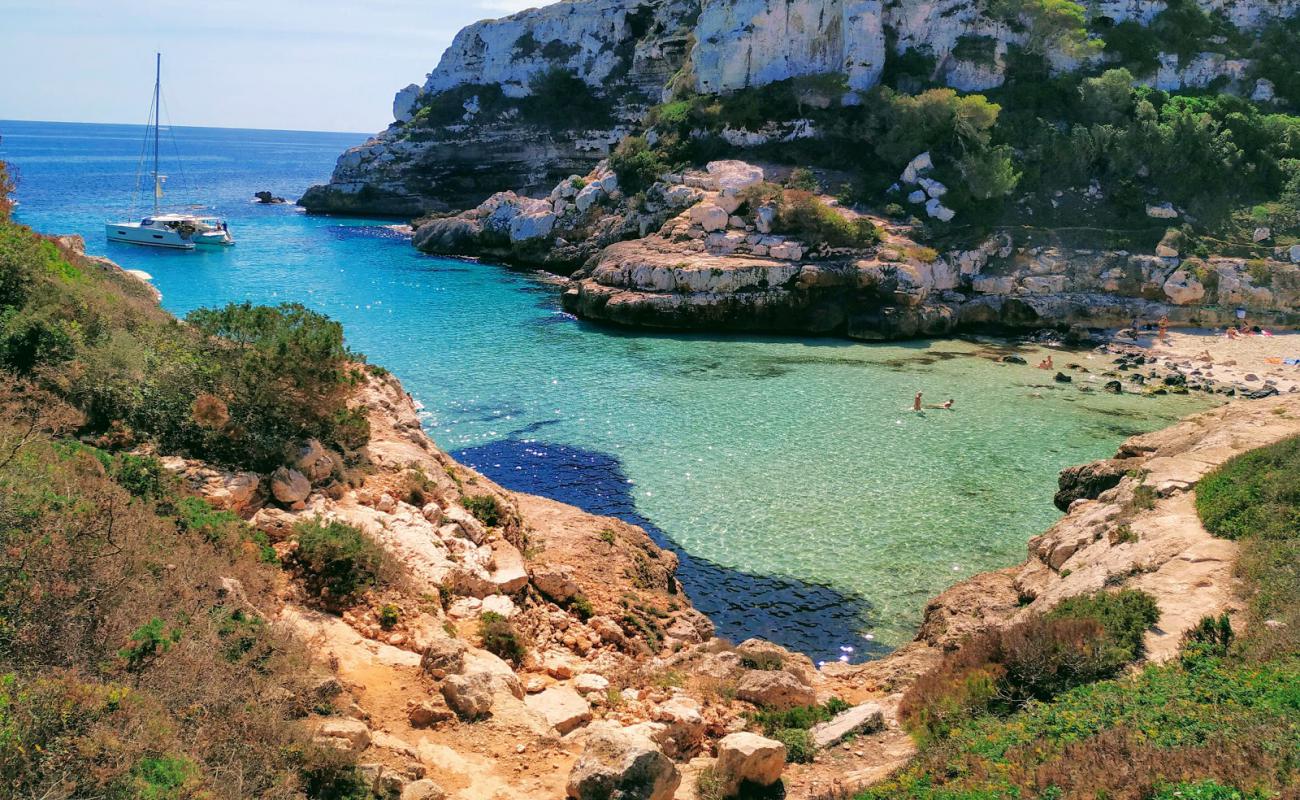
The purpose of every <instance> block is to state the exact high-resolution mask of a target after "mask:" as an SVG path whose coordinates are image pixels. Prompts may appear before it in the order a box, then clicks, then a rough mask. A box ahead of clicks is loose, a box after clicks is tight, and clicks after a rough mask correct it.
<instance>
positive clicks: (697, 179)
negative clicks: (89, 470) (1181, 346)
mask: <svg viewBox="0 0 1300 800" xmlns="http://www.w3.org/2000/svg"><path fill="white" fill-rule="evenodd" d="M923 155H924V154H923ZM788 175H789V170H788V169H784V168H775V167H771V166H762V165H757V164H750V163H747V162H743V161H734V160H732V161H716V162H711V163H709V164H708V165H707V167H706V168H705V169H702V170H688V171H686V172H684V173H682V174H680V175H665V176H662V177H661V179H660V180H659V181H658V182H656V183H654V184H653V185H652V186H651V187H650V188H649V189H647V190H646V192H645V194H644V197H643V198H642V199H639V200H633V199H631V198H628V197H626V196H625V195H624V194H623V193H622V191H621V190H620V187H619V186H618V178H617V176H616V175H614V174H613V173H612V172H611V171H610V170H609V168H608V167H607V166H605V165H604V164H603V163H602V164H601V165H599V166H598V167H597V168H596V169H594V170H593V171H592V172H590V173H588V174H587V175H585V176H578V175H572V176H570V177H568V178H565V179H563V180H562V181H560V183H558V184H556V185H555V187H554V188H553V189H552V190H551V192H550V193H549V195H548V196H547V197H545V198H542V199H537V198H529V197H524V196H521V195H518V194H516V193H514V192H500V193H497V194H494V195H492V197H490V198H489V199H488V200H486V201H484V202H483V203H481V204H480V205H478V206H477V207H475V208H474V209H471V210H469V211H466V212H462V213H460V214H456V215H452V216H442V217H435V218H431V219H426V220H423V221H418V222H417V223H416V230H415V234H414V237H413V244H414V245H415V247H417V248H418V249H420V250H421V251H423V252H426V253H430V254H435V255H447V256H471V257H480V258H485V259H488V260H490V261H496V262H500V263H506V264H509V265H512V266H521V267H531V268H539V269H544V270H547V271H550V272H554V273H557V274H561V275H569V276H570V277H569V281H568V283H567V284H566V286H565V287H564V289H563V292H562V296H561V300H562V303H563V306H564V309H565V310H566V311H569V312H570V313H573V314H575V315H577V316H579V317H581V318H583V319H587V320H592V321H596V322H603V323H609V324H614V325H620V326H627V327H636V328H656V329H665V330H713V331H736V332H766V333H797V334H812V335H826V336H842V337H847V338H852V339H859V340H866V341H879V340H890V339H907V338H917V337H927V336H929V337H933V336H945V335H952V334H957V333H991V334H1017V333H1024V332H1029V331H1036V330H1038V329H1041V328H1057V329H1059V330H1063V331H1064V330H1069V329H1075V330H1076V332H1077V333H1078V334H1079V335H1080V336H1081V337H1082V336H1085V335H1086V330H1087V329H1092V330H1099V329H1105V328H1112V329H1114V328H1122V327H1125V326H1127V325H1129V324H1130V322H1131V321H1132V320H1134V319H1141V320H1146V321H1148V322H1150V321H1153V320H1156V319H1158V318H1160V317H1162V316H1163V317H1167V318H1168V319H1169V321H1170V324H1171V325H1172V326H1175V327H1216V326H1224V325H1229V324H1235V323H1236V321H1237V312H1238V310H1239V309H1240V310H1243V311H1245V312H1246V313H1247V314H1248V315H1249V318H1250V319H1251V321H1252V322H1253V323H1255V324H1259V325H1265V326H1268V327H1270V328H1274V329H1281V330H1285V329H1295V328H1297V327H1300V312H1298V311H1296V310H1295V309H1297V308H1300V263H1292V262H1294V261H1295V260H1296V259H1300V249H1297V252H1294V253H1292V252H1290V251H1280V252H1279V253H1278V254H1277V258H1276V259H1275V260H1270V261H1262V262H1253V261H1252V262H1248V261H1247V260H1246V259H1234V258H1211V259H1198V258H1184V257H1182V256H1181V255H1180V254H1179V253H1178V251H1177V250H1176V249H1175V248H1173V247H1172V246H1164V249H1163V250H1162V251H1161V254H1160V255H1139V254H1134V253H1129V252H1126V251H1104V250H1077V249H1076V250H1064V249H1060V248H1052V247H1024V246H1016V245H1015V244H1014V243H1013V241H1012V239H1011V238H1010V237H1009V236H1007V235H1005V234H1003V235H995V236H991V237H989V238H988V239H986V240H985V241H984V242H983V243H981V244H980V245H979V246H977V247H975V248H973V249H969V250H952V251H948V252H944V253H938V252H936V251H934V250H932V249H930V248H927V247H924V246H922V245H920V244H919V243H918V241H917V240H916V238H915V231H914V230H913V228H912V226H911V225H909V224H904V223H899V222H895V221H893V220H890V219H886V218H882V217H879V216H870V215H863V214H859V213H857V212H855V211H852V210H849V209H844V208H840V207H839V205H838V203H837V202H836V201H835V200H834V198H831V197H828V196H825V195H821V196H819V197H817V201H818V202H820V203H821V204H823V205H824V206H825V207H826V208H828V209H831V210H832V213H835V214H838V215H840V216H842V217H843V218H844V219H846V220H848V221H850V222H853V221H856V220H859V219H861V220H865V221H868V222H870V224H872V225H873V226H875V227H876V228H877V230H879V231H880V241H879V242H878V243H876V244H874V245H870V246H865V247H857V248H853V247H830V246H827V245H824V244H815V243H810V242H809V241H807V240H806V239H805V238H804V237H802V236H801V235H800V234H799V233H797V232H795V233H776V232H774V231H773V222H772V220H773V212H772V208H771V206H768V205H757V206H756V207H753V208H751V207H749V206H750V205H751V203H750V195H749V194H747V192H749V191H750V190H752V189H754V187H760V186H768V185H770V182H771V181H773V180H782V179H784V178H788ZM915 179H916V180H925V179H924V178H923V177H922V178H915ZM931 183H933V182H931Z"/></svg>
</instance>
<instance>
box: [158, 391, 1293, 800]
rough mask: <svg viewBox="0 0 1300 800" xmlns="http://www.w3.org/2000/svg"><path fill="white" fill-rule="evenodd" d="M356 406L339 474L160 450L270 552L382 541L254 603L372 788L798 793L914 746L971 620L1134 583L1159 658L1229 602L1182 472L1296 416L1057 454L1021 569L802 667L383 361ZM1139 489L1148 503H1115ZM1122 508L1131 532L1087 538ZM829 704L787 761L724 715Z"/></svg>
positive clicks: (491, 792) (307, 451) (1260, 417)
mask: <svg viewBox="0 0 1300 800" xmlns="http://www.w3.org/2000/svg"><path fill="white" fill-rule="evenodd" d="M357 403H358V404H359V405H360V406H361V407H363V408H364V409H365V411H366V414H367V416H368V418H369V420H370V424H371V429H372V437H371V442H370V444H369V445H368V447H367V450H366V454H367V456H368V458H369V460H370V462H371V463H372V465H373V469H372V471H371V472H370V473H369V474H368V475H366V476H365V478H364V480H363V481H362V483H361V484H360V485H359V486H344V485H340V484H338V483H336V482H334V481H333V480H332V479H331V478H330V475H331V473H332V469H331V468H330V464H331V462H332V459H333V457H334V456H333V455H332V454H330V453H328V452H326V451H324V450H323V449H321V448H319V447H318V446H314V445H313V444H312V443H310V442H309V443H308V444H307V445H305V446H304V448H303V450H302V452H301V454H300V457H299V459H298V460H297V462H296V464H295V465H294V466H293V467H292V468H285V469H282V470H280V471H277V473H276V474H273V475H271V476H258V475H253V474H248V473H228V472H223V471H221V470H215V469H212V468H210V467H207V466H205V465H202V464H198V463H194V462H186V461H182V460H179V459H168V460H167V465H168V466H169V468H171V469H173V470H174V471H176V472H177V473H179V474H181V475H182V476H183V477H184V478H185V480H186V481H187V482H188V483H189V485H190V486H191V487H193V488H194V489H195V490H197V491H198V492H200V493H202V494H203V495H205V496H206V497H208V498H209V499H210V500H211V501H212V502H213V503H214V504H216V505H219V506H222V507H225V508H229V509H231V510H234V511H236V512H238V513H239V514H240V515H241V516H243V517H245V518H246V519H248V520H250V522H251V523H252V524H253V525H255V526H257V527H258V528H259V529H261V530H262V531H263V532H265V533H266V534H267V535H268V537H269V538H270V539H271V540H272V542H273V543H274V546H275V548H276V549H277V551H280V552H288V550H290V549H292V547H293V546H294V543H293V534H292V526H293V525H294V524H295V523H296V522H298V521H301V520H305V519H314V518H317V517H321V518H325V519H337V520H340V521H345V522H348V523H349V524H352V525H355V526H357V527H358V528H360V529H361V530H363V531H364V532H366V533H367V534H368V535H370V536H371V537H372V538H373V539H374V540H375V541H377V542H379V543H380V544H381V545H382V546H383V547H384V549H385V550H386V551H387V552H388V553H389V554H390V555H391V557H392V558H393V559H394V560H395V562H396V564H397V565H398V567H399V571H400V572H401V575H402V578H401V581H399V582H398V583H397V584H395V585H394V586H390V587H389V588H385V589H382V590H378V591H377V592H375V593H374V594H373V595H372V596H370V597H368V598H367V599H366V601H365V602H363V603H361V604H360V605H358V606H356V607H353V608H351V609H349V610H346V611H344V613H343V614H342V616H334V615H332V614H328V613H323V612H321V611H319V610H315V609H314V607H313V604H312V603H311V601H310V599H309V598H308V597H307V596H305V595H304V594H303V593H302V590H301V589H300V588H299V587H298V586H297V585H296V584H295V583H294V581H293V580H292V579H291V578H289V579H287V580H286V582H285V585H284V586H283V588H282V590H281V592H280V599H281V605H280V607H279V608H276V609H260V611H261V613H263V614H264V615H265V616H267V617H269V618H274V619H276V620H278V621H279V624H281V625H283V626H284V627H285V628H286V629H287V630H291V631H293V632H294V633H295V635H297V636H298V637H300V638H302V639H304V640H306V641H308V642H310V643H311V644H312V645H313V650H314V652H315V653H316V655H317V657H318V660H319V666H318V667H317V669H318V670H319V671H320V686H321V691H322V692H326V693H328V694H329V695H330V697H331V698H332V699H331V700H330V701H329V705H330V706H331V707H333V708H334V709H336V711H335V712H334V713H332V714H329V715H326V716H318V717H313V718H312V719H311V720H310V721H309V723H310V724H311V725H313V726H315V729H316V730H317V736H318V741H320V742H321V743H323V744H327V745H329V746H334V747H338V748H340V749H344V750H347V751H349V752H353V753H356V754H358V756H359V757H360V759H361V761H362V763H363V764H364V765H365V767H364V769H365V771H366V774H367V775H370V776H371V777H372V778H373V779H374V780H375V782H376V785H377V786H380V787H381V788H385V789H387V790H392V791H394V792H395V793H398V794H401V796H402V797H403V798H407V800H412V799H414V798H432V797H454V798H464V799H466V800H468V799H469V798H474V799H475V800H487V799H488V798H495V797H517V796H529V797H564V796H568V797H585V796H587V795H586V794H585V792H587V791H589V789H587V788H584V787H588V786H594V785H596V784H600V785H604V784H602V783H601V782H602V781H615V782H630V783H627V784H626V785H627V786H628V787H629V788H635V790H636V791H637V792H640V793H639V794H637V795H636V796H643V797H650V798H656V799H657V800H667V798H681V799H682V800H687V798H693V797H694V796H695V795H694V783H695V778H696V776H698V775H699V774H700V773H701V772H703V771H705V770H710V774H711V775H712V774H716V773H717V772H718V771H721V772H722V774H724V776H730V777H729V778H728V779H729V780H730V779H736V780H739V779H740V777H741V776H743V777H744V778H745V779H746V780H751V781H756V782H760V783H761V782H769V783H771V782H775V781H776V780H778V779H781V780H783V781H784V784H785V787H786V796H787V797H792V798H793V797H815V796H818V795H819V793H821V792H825V791H827V790H829V789H833V788H836V787H841V788H842V787H845V786H853V785H860V784H863V783H866V782H869V781H872V780H875V779H878V778H881V777H884V776H885V775H886V774H888V773H889V772H890V771H892V770H893V769H896V768H897V767H899V766H901V765H902V764H903V763H905V762H906V760H907V759H908V758H909V757H910V755H911V753H912V752H913V751H912V745H911V740H910V737H908V736H907V734H906V733H904V732H903V731H902V730H901V728H899V726H898V722H897V718H896V713H895V711H896V705H897V701H898V698H899V694H900V692H902V691H903V690H904V689H905V688H906V687H907V686H908V685H909V684H910V683H911V682H912V681H913V680H915V679H916V678H917V677H918V676H919V675H921V674H923V673H924V672H925V671H926V670H928V669H930V668H931V667H933V665H934V664H935V663H937V661H938V659H939V658H940V656H941V655H942V653H943V652H944V651H945V650H946V649H949V648H951V647H952V646H954V645H955V644H956V643H957V642H958V641H960V639H961V638H962V637H963V636H965V635H967V634H968V633H970V632H973V631H975V630H977V629H979V628H981V627H985V626H990V625H1004V624H1010V623H1011V622H1013V621H1014V620H1016V619H1018V618H1019V617H1021V616H1023V615H1024V614H1027V613H1033V612H1035V611H1042V610H1045V609H1047V608H1049V607H1050V606H1051V605H1053V604H1054V603H1056V602H1058V601H1059V600H1060V599H1062V598H1064V597H1067V596H1070V595H1073V594H1078V593H1082V592H1087V591H1093V590H1096V589H1099V588H1102V587H1114V586H1132V587H1134V588H1141V589H1143V590H1145V591H1148V592H1150V593H1151V594H1152V595H1153V596H1155V597H1156V599H1157V601H1158V602H1159V604H1160V606H1161V609H1162V612H1163V615H1164V616H1163V617H1162V624H1161V627H1160V629H1159V630H1158V631H1153V632H1151V633H1149V634H1148V648H1149V653H1150V656H1149V657H1150V658H1151V659H1153V660H1161V659H1164V658H1168V657H1169V656H1171V655H1172V654H1173V653H1174V652H1175V650H1176V643H1177V641H1178V637H1179V636H1180V635H1181V632H1182V631H1183V630H1185V629H1186V628H1188V627H1190V626H1191V625H1193V624H1195V622H1196V621H1197V620H1199V619H1200V617H1201V616H1202V615H1204V614H1208V613H1218V612H1219V611H1222V610H1228V611H1230V612H1231V611H1234V610H1235V608H1236V606H1235V600H1234V597H1233V593H1232V591H1233V582H1232V576H1231V568H1232V559H1233V547H1234V545H1232V543H1230V542H1224V541H1222V540H1215V539H1212V538H1211V537H1209V535H1208V534H1207V533H1205V531H1204V529H1203V528H1201V527H1200V524H1199V522H1198V521H1197V519H1196V517H1195V513H1194V511H1193V510H1192V509H1191V489H1192V488H1193V487H1194V485H1195V482H1196V480H1197V478H1199V477H1200V476H1201V475H1203V474H1204V473H1205V472H1207V471H1208V470H1209V469H1211V468H1212V467H1213V466H1215V465H1216V464H1218V463H1221V462H1222V461H1223V460H1225V459H1226V458H1228V457H1230V456H1231V455H1234V454H1236V453H1238V452H1242V451H1244V450H1246V449H1250V448H1253V447H1256V446H1259V445H1261V444H1265V443H1267V442H1270V441H1274V440H1276V439H1279V438H1282V437H1283V436H1287V435H1292V434H1295V433H1297V432H1300V400H1297V397H1296V395H1287V396H1283V397H1276V398H1270V399H1266V400H1262V401H1251V402H1246V401H1235V402H1233V403H1231V404H1229V405H1227V406H1224V407H1221V408H1219V409H1216V410H1214V411H1210V412H1206V413H1204V414H1199V415H1196V416H1193V417H1191V418H1189V419H1188V420H1185V421H1184V422H1182V423H1179V424H1178V425H1175V426H1174V427H1172V428H1170V429H1167V430H1165V431H1160V432H1157V433H1153V434H1147V435H1144V436H1139V437H1134V438H1133V439H1130V440H1129V441H1128V442H1126V443H1125V444H1124V445H1123V446H1122V447H1121V448H1120V451H1119V454H1118V460H1115V461H1112V462H1100V463H1099V464H1094V465H1090V466H1089V467H1086V468H1082V469H1077V468H1076V469H1072V470H1067V471H1066V472H1065V473H1063V477H1062V495H1060V497H1068V500H1066V501H1064V505H1066V506H1067V507H1068V509H1069V510H1068V513H1067V514H1066V516H1065V517H1063V518H1062V519H1061V521H1060V522H1058V523H1057V524H1056V525H1054V526H1053V527H1052V528H1051V529H1050V530H1049V531H1047V532H1046V533H1044V534H1043V535H1041V536H1039V537H1036V538H1034V539H1033V540H1031V542H1030V544H1029V551H1030V557H1029V559H1028V561H1026V562H1025V563H1024V564H1022V565H1020V566H1019V567H1013V568H1009V569H1007V570H1001V571H998V572H993V573H986V574H983V575H979V576H976V577H974V578H972V579H970V580H968V581H964V582H962V583H960V584H958V585H956V586H954V587H952V588H951V589H949V590H947V591H946V592H944V593H943V594H942V595H940V596H939V597H938V598H936V599H935V600H934V601H932V602H931V603H930V604H929V605H928V606H927V608H926V611H925V621H924V623H923V625H922V626H921V629H920V632H919V634H918V636H917V639H916V641H914V642H913V643H911V644H909V645H906V646H904V647H902V648H900V649H898V650H897V651H895V652H894V653H891V654H890V655H888V656H885V657H884V658H881V659H879V660H876V661H872V662H868V663H865V664H860V665H846V664H839V663H833V664H828V665H826V666H824V667H823V668H821V669H817V668H816V667H815V666H814V665H813V664H812V663H811V662H810V661H809V660H808V659H807V658H806V657H804V656H801V655H799V654H796V653H791V652H788V651H785V650H783V649H782V648H780V647H777V646H776V645H772V644H770V643H766V642H762V641H759V640H751V641H749V642H745V643H741V644H740V645H738V646H733V645H731V644H729V643H726V642H723V641H721V640H718V639H715V638H713V628H712V625H711V624H710V623H709V621H708V620H707V618H705V617H704V616H703V615H702V614H699V613H698V612H697V611H695V610H694V609H693V608H692V607H691V605H690V602H689V600H688V599H687V598H685V597H683V596H682V595H681V594H680V592H679V591H678V590H677V587H676V583H675V580H674V578H673V572H674V569H675V566H676V564H675V558H674V557H673V556H672V554H671V553H667V552H665V551H663V550H660V549H659V548H658V547H656V546H655V545H654V544H653V543H652V542H651V541H650V540H649V537H648V536H647V535H646V534H645V532H644V531H642V530H641V529H640V528H637V527H635V526H632V525H628V524H626V523H622V522H620V521H618V520H614V519H610V518H601V517H595V516H593V515H590V514H587V513H585V512H582V511H579V510H577V509H575V508H572V507H570V506H566V505H564V504H561V503H556V502H554V501H550V500H546V499H544V498H538V497H532V496H528V495H522V494H518V493H514V492H509V491H505V490H503V489H501V488H500V487H498V486H496V485H495V484H493V483H492V482H491V481H489V480H487V479H486V478H484V477H483V476H482V475H479V474H477V473H475V472H474V471H473V470H470V469H467V468H465V467H463V466H461V465H459V464H457V463H456V462H454V461H453V460H452V459H450V458H449V457H448V456H446V455H445V454H443V453H442V452H441V451H439V450H438V449H437V448H436V447H435V446H434V445H433V444H432V442H431V441H430V440H429V439H428V437H427V436H426V435H425V433H424V432H423V430H422V429H421V427H420V424H419V421H418V418H417V416H416V409H415V405H414V403H413V401H412V400H411V399H410V398H409V396H407V395H406V394H405V393H404V391H403V390H402V388H401V386H400V384H399V383H398V382H397V381H396V379H394V378H392V377H391V376H385V375H381V374H371V375H370V376H369V377H368V379H367V380H366V382H365V385H364V386H363V387H362V389H361V391H360V393H359V394H358V397H357ZM413 480H414V481H415V483H414V484H413ZM412 485H418V487H419V495H420V496H419V497H418V498H415V497H414V496H413V495H412V493H411V487H412ZM1139 487H1145V488H1141V489H1140V490H1141V491H1143V492H1146V491H1148V490H1150V491H1152V492H1154V496H1155V498H1156V499H1155V502H1154V504H1153V505H1152V507H1151V508H1148V509H1144V510H1142V511H1140V512H1139V513H1135V512H1134V511H1133V510H1132V508H1131V506H1132V498H1133V496H1134V493H1135V492H1137V491H1139ZM481 496H490V497H492V498H495V502H496V503H497V504H498V509H499V512H500V513H499V516H497V517H496V518H495V519H493V522H494V524H492V525H489V524H486V523H485V522H484V521H482V520H480V519H478V518H477V517H476V516H475V514H473V513H471V512H470V511H469V510H467V506H473V505H474V503H467V501H466V498H469V497H481ZM417 499H418V501H419V502H413V500H417ZM476 502H479V501H476ZM1121 522H1123V524H1126V525H1128V526H1129V527H1130V529H1131V530H1132V531H1136V534H1135V535H1134V536H1133V537H1132V538H1129V537H1120V538H1121V539H1122V541H1120V540H1118V539H1117V538H1116V537H1115V536H1113V535H1110V534H1108V531H1111V532H1113V530H1114V529H1115V528H1116V526H1117V525H1119V524H1121ZM593 554H598V555H599V558H592V555H593ZM394 587H395V588H394ZM1193 587H1194V589H1195V590H1194V591H1192V590H1191V589H1192V588H1193ZM421 598H424V599H421ZM429 598H433V599H432V600H430V599H429ZM438 598H441V599H438ZM579 598H581V599H580V600H579ZM387 605H392V606H394V607H397V608H399V609H401V615H400V622H399V623H398V624H397V625H395V626H385V625H384V624H383V623H382V622H381V621H380V619H379V617H378V611H377V609H379V608H380V607H381V606H387ZM489 611H490V612H492V613H493V614H498V615H500V616H501V617H502V618H505V619H508V620H509V621H510V623H511V625H512V626H513V628H514V629H515V630H516V631H519V632H520V633H521V635H522V637H523V640H524V641H526V642H527V645H526V649H525V652H524V654H523V655H522V657H521V658H520V659H519V661H518V662H515V663H511V662H508V661H506V660H503V659H501V658H499V657H498V656H496V655H493V654H492V653H491V652H488V651H487V650H485V649H483V645H482V642H480V641H479V637H478V634H477V626H478V625H479V623H480V621H481V620H482V619H483V615H484V614H485V613H486V612H489ZM832 698H838V700H840V701H843V703H845V704H847V705H846V706H843V705H842V706H841V707H842V708H846V710H844V711H842V712H840V714H839V715H838V716H836V717H835V719H834V720H832V721H831V722H829V723H827V724H826V725H824V726H823V727H821V728H818V729H815V730H814V731H813V732H812V736H813V738H814V740H815V742H816V745H817V747H818V751H817V752H818V754H817V756H816V758H815V759H814V761H813V762H812V763H810V764H790V765H785V764H784V761H785V746H784V745H782V744H781V743H779V742H774V741H772V740H769V739H766V738H764V737H762V736H759V735H757V734H755V733H752V732H749V731H747V730H746V728H747V727H749V723H748V722H747V717H746V714H747V713H748V712H752V710H754V709H755V708H760V709H770V708H786V707H790V706H796V705H804V704H809V703H822V702H826V701H829V700H831V699H832ZM845 737H849V738H850V739H851V741H850V742H849V743H847V744H842V743H841V742H842V741H843V740H844V739H845ZM632 764H636V765H639V766H637V767H636V768H635V769H633V768H632V767H631V765H632ZM593 781H594V782H595V783H592V782H593ZM633 784H635V787H633Z"/></svg>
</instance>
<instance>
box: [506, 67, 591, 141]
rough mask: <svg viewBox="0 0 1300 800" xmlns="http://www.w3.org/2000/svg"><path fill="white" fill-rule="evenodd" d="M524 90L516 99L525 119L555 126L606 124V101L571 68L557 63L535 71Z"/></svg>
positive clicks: (586, 126) (561, 127) (566, 127)
mask: <svg viewBox="0 0 1300 800" xmlns="http://www.w3.org/2000/svg"><path fill="white" fill-rule="evenodd" d="M528 91H529V94H528V96H527V97H524V98H521V99H520V100H519V101H518V103H519V110H520V114H521V116H522V117H523V118H524V119H525V120H528V121H530V122H535V123H539V124H542V125H545V126H547V127H549V128H553V129H556V130H571V129H574V128H598V127H603V126H605V125H607V124H609V121H610V106H609V103H607V102H606V101H604V100H602V99H601V98H600V97H598V96H597V95H596V93H595V92H594V91H592V88H591V87H590V86H588V85H587V82H586V81H584V80H583V79H582V78H579V77H578V76H577V74H576V73H574V72H573V71H572V70H568V69H565V68H564V67H561V66H558V65H557V66H553V67H551V68H550V69H547V70H545V71H543V72H538V73H535V74H534V75H533V77H532V78H531V79H530V80H529V82H528Z"/></svg>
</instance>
